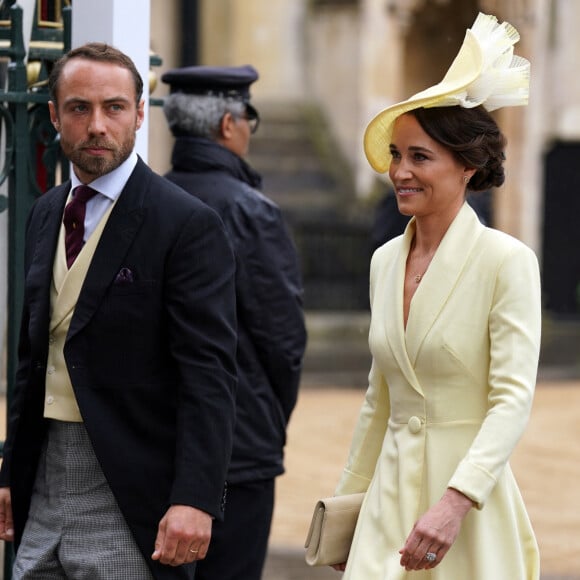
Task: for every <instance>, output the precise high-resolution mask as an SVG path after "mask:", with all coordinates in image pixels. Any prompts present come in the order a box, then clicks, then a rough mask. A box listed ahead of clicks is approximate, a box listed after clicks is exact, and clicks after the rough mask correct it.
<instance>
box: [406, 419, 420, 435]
mask: <svg viewBox="0 0 580 580" xmlns="http://www.w3.org/2000/svg"><path fill="white" fill-rule="evenodd" d="M407 425H408V427H409V431H411V433H413V435H415V434H417V433H419V431H421V419H419V417H416V416H415V415H413V416H412V417H411V418H410V419H409V422H408V423H407Z"/></svg>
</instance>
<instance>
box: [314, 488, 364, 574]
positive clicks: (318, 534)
mask: <svg viewBox="0 0 580 580" xmlns="http://www.w3.org/2000/svg"><path fill="white" fill-rule="evenodd" d="M364 495H365V494H364V493H353V494H348V495H339V496H336V497H327V498H325V499H321V500H319V501H318V502H317V504H316V507H315V508H314V514H313V516H312V522H311V524H310V530H309V531H308V537H307V538H306V544H305V548H306V563H307V564H309V565H310V566H329V565H332V564H342V563H343V562H346V560H347V558H348V553H349V552H350V545H351V543H352V537H353V535H354V529H355V527H356V521H357V519H358V514H359V512H360V507H361V504H362V501H363V498H364Z"/></svg>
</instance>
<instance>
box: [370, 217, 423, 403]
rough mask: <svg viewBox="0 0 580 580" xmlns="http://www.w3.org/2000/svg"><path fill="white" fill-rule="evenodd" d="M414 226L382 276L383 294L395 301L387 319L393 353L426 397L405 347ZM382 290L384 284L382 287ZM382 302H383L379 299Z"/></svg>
mask: <svg viewBox="0 0 580 580" xmlns="http://www.w3.org/2000/svg"><path fill="white" fill-rule="evenodd" d="M414 231H415V230H414V225H411V228H410V227H409V226H408V227H407V229H406V230H405V233H404V235H403V236H402V237H401V244H400V247H399V250H398V254H397V257H396V259H395V260H393V261H392V262H391V263H390V264H389V265H388V266H387V270H386V271H385V272H383V273H381V276H382V277H383V282H384V284H385V288H384V289H382V290H379V291H380V292H381V293H382V294H383V298H382V299H383V300H384V296H392V297H393V299H392V300H388V305H387V307H386V316H385V321H384V322H385V326H386V328H385V334H386V336H387V340H388V342H389V346H390V347H391V351H392V353H393V356H394V357H395V360H396V361H397V364H398V365H399V368H400V369H401V372H402V373H403V374H404V375H405V378H406V379H407V381H408V382H409V384H410V385H412V386H413V388H414V389H415V390H417V391H418V392H419V393H422V390H421V385H420V384H419V382H418V380H417V377H416V375H415V370H414V369H413V365H412V364H411V361H410V360H409V355H408V353H407V345H406V344H405V326H404V320H403V288H404V285H405V264H406V261H407V255H408V253H409V248H410V245H411V240H412V239H413V233H414ZM380 286H382V284H381V285H380ZM379 300H381V298H380V297H379Z"/></svg>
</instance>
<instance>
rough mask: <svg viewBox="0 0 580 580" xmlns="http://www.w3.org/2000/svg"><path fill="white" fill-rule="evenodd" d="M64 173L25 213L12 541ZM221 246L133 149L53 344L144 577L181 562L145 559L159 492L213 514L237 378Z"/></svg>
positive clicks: (207, 215) (205, 216)
mask: <svg viewBox="0 0 580 580" xmlns="http://www.w3.org/2000/svg"><path fill="white" fill-rule="evenodd" d="M69 188H70V184H64V185H62V186H59V187H56V188H54V189H53V190H51V191H49V192H47V193H46V194H45V195H43V196H41V197H40V198H39V200H38V201H37V202H36V204H35V206H34V207H33V209H32V211H31V214H30V217H29V221H28V226H27V240H26V259H25V277H26V278H25V297H24V311H23V318H22V330H21V338H20V346H19V367H18V373H17V380H16V388H15V396H14V401H13V405H12V407H11V411H10V417H9V429H8V437H7V442H6V447H5V459H4V461H3V465H2V470H1V472H0V484H2V485H10V487H11V492H12V508H13V515H14V519H15V544H16V547H17V546H18V543H19V541H20V539H21V536H22V532H23V528H24V524H25V521H26V518H27V515H28V508H29V505H30V497H31V490H32V485H33V481H34V477H35V472H36V468H37V464H38V458H39V454H40V451H41V447H42V442H43V439H44V436H45V427H46V422H45V420H44V419H43V408H44V393H45V386H44V381H45V373H46V360H47V352H48V340H49V330H48V329H49V317H50V284H51V281H52V269H53V261H54V256H55V250H56V244H57V240H58V234H59V228H60V224H61V219H62V212H63V208H64V204H65V202H66V197H67V193H68V190H69ZM234 270H235V266H234V258H233V254H232V251H231V249H230V246H229V244H228V241H227V238H226V234H225V231H224V228H223V224H222V222H221V220H220V219H219V217H218V216H217V214H216V213H215V212H214V211H213V210H211V209H210V208H208V207H207V206H206V205H204V204H203V203H202V202H200V201H198V200H197V199H196V198H194V197H192V196H191V195H189V194H187V193H185V192H184V191H183V190H181V189H180V188H178V187H177V186H175V185H173V184H171V183H169V182H168V181H167V180H165V179H163V178H162V177H160V176H158V175H157V174H155V173H154V172H153V171H151V170H150V169H149V168H148V167H147V166H146V164H145V163H143V162H142V161H141V160H139V162H138V164H137V166H136V168H135V170H134V171H133V173H132V175H131V177H130V179H129V181H128V182H127V184H126V186H125V188H124V189H123V191H122V193H121V195H120V197H119V199H118V201H117V203H116V205H115V207H114V208H113V211H112V212H111V215H110V216H109V219H108V222H107V224H106V226H105V229H104V231H103V233H102V236H101V238H100V241H99V244H98V246H97V248H96V251H95V254H94V257H93V259H92V262H91V265H90V268H89V271H88V273H87V276H86V279H85V281H84V284H83V287H82V290H81V293H80V296H79V299H78V302H77V305H76V308H75V311H74V315H73V318H72V321H71V325H70V329H69V333H68V336H67V339H66V344H65V348H64V354H65V359H66V363H67V368H68V371H69V374H70V377H71V382H72V385H73V389H74V392H75V395H76V398H77V401H78V405H79V408H80V411H81V414H82V416H83V420H84V423H85V425H86V429H87V431H88V434H89V436H90V438H91V441H92V444H93V447H94V450H95V453H96V455H97V457H98V459H99V462H100V464H101V466H102V469H103V472H104V474H105V476H106V478H107V480H108V482H109V485H110V487H111V489H112V491H113V493H114V495H115V497H116V499H117V501H118V503H119V506H120V508H121V511H122V512H123V514H124V516H125V519H126V520H127V522H128V524H129V526H130V528H131V530H132V532H133V534H134V536H135V538H136V540H137V543H138V545H139V547H140V549H141V551H142V552H143V555H144V556H145V559H146V560H147V561H148V562H149V564H150V566H151V568H152V571H153V573H154V575H155V577H156V578H163V579H165V578H166V579H170V578H171V579H173V578H193V573H194V566H192V565H186V566H181V567H177V568H172V567H169V566H164V565H162V564H159V563H158V562H153V561H151V558H150V556H151V554H152V552H153V549H154V540H155V536H156V534H157V525H158V523H159V520H160V519H161V518H162V517H163V515H164V513H165V512H166V510H167V509H168V507H169V506H170V505H172V504H185V505H190V506H194V507H196V508H199V509H201V510H204V511H206V512H208V513H210V514H212V515H213V516H215V517H218V518H219V517H221V512H222V510H223V502H224V499H223V489H224V483H225V478H226V472H227V466H228V462H229V459H230V453H231V445H232V431H233V423H234V400H235V386H236V362H235V351H236V318H235V316H236V315H235V288H234Z"/></svg>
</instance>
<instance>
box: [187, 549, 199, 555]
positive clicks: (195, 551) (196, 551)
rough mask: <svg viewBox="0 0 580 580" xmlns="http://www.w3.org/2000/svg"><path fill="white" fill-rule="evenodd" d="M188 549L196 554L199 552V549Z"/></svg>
mask: <svg viewBox="0 0 580 580" xmlns="http://www.w3.org/2000/svg"><path fill="white" fill-rule="evenodd" d="M189 551H190V552H191V553H192V554H197V553H198V552H199V550H192V549H191V548H190V549H189Z"/></svg>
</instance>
